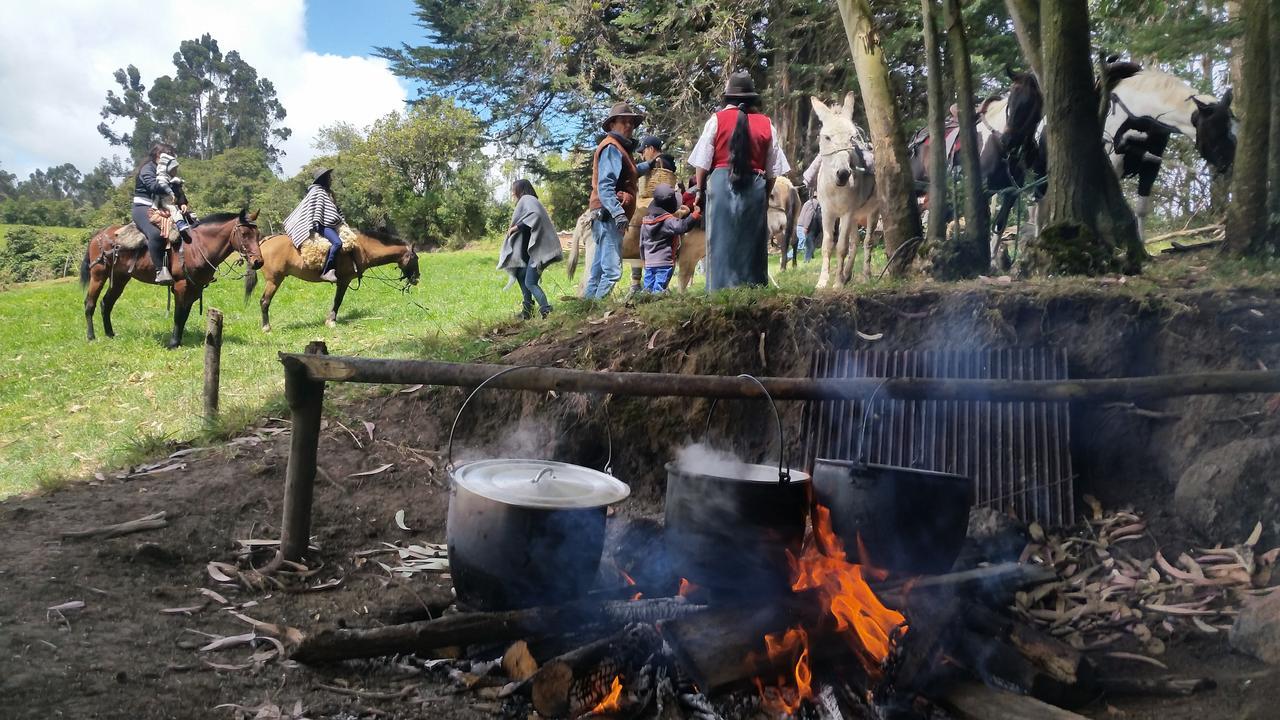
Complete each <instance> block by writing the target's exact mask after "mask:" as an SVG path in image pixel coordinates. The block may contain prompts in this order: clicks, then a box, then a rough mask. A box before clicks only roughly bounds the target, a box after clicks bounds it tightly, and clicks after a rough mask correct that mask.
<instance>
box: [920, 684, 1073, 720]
mask: <svg viewBox="0 0 1280 720" xmlns="http://www.w3.org/2000/svg"><path fill="white" fill-rule="evenodd" d="M942 705H943V706H945V707H946V708H947V709H948V710H950V711H951V712H952V713H954V714H955V715H956V716H957V717H958V718H960V720H1085V718H1084V716H1083V715H1077V714H1076V713H1073V712H1071V711H1069V710H1063V709H1062V708H1058V707H1054V706H1053V705H1050V704H1048V703H1045V702H1041V701H1040V700H1037V699H1035V698H1033V697H1029V696H1027V695H1014V694H1013V693H1007V692H1001V691H999V690H994V689H992V688H989V687H986V686H985V685H978V684H976V683H970V684H965V685H961V686H958V687H955V688H953V689H952V690H951V691H950V692H948V693H947V694H946V696H945V697H944V698H942Z"/></svg>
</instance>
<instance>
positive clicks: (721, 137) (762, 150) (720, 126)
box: [711, 107, 773, 173]
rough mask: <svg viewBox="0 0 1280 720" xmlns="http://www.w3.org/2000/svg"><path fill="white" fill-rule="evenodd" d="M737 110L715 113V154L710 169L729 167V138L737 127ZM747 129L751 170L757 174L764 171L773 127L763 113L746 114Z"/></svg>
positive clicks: (728, 109) (771, 140) (729, 109)
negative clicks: (748, 132) (749, 141)
mask: <svg viewBox="0 0 1280 720" xmlns="http://www.w3.org/2000/svg"><path fill="white" fill-rule="evenodd" d="M738 112H739V111H738V108H736V107H735V108H726V109H724V110H721V111H720V112H718V113H716V142H715V154H714V155H713V156H712V158H711V169H712V170H715V169H717V168H723V167H729V138H731V137H733V130H734V128H736V127H737V126H738ZM747 127H748V129H749V131H750V136H751V169H753V170H755V171H756V172H758V173H763V172H764V170H765V161H766V159H767V157H768V154H769V146H770V145H772V144H773V125H772V124H771V123H770V122H769V116H768V115H765V114H764V113H748V114H747Z"/></svg>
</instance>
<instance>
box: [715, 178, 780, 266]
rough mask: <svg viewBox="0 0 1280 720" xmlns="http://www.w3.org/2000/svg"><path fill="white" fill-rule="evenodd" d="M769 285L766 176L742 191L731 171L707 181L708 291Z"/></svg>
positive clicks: (754, 179)
mask: <svg viewBox="0 0 1280 720" xmlns="http://www.w3.org/2000/svg"><path fill="white" fill-rule="evenodd" d="M768 283H769V198H768V195H767V194H766V192H765V180H764V176H763V175H756V176H754V177H752V179H751V181H750V182H749V183H747V184H746V185H745V186H743V187H742V189H740V190H739V189H737V188H735V187H733V184H732V183H730V182H729V169H728V168H720V169H718V170H713V171H712V172H711V175H710V176H709V177H708V178H707V289H708V290H721V289H723V288H731V287H738V286H741V285H767V284H768Z"/></svg>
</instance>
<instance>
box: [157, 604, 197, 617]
mask: <svg viewBox="0 0 1280 720" xmlns="http://www.w3.org/2000/svg"><path fill="white" fill-rule="evenodd" d="M203 609H204V603H200V604H199V605H188V606H186V607H176V608H161V609H160V614H162V615H190V614H191V613H193V612H198V611H200V610H203Z"/></svg>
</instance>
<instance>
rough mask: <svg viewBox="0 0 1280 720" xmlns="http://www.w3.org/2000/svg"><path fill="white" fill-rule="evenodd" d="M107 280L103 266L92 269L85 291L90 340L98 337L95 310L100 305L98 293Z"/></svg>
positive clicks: (86, 324) (85, 316)
mask: <svg viewBox="0 0 1280 720" xmlns="http://www.w3.org/2000/svg"><path fill="white" fill-rule="evenodd" d="M106 281H107V273H106V272H105V271H103V270H102V267H101V266H95V267H93V268H91V269H90V271H89V284H88V287H87V288H86V289H85V293H84V322H85V329H86V330H87V333H86V338H87V339H88V340H90V341H93V340H96V339H97V338H96V337H95V336H94V334H93V311H94V310H95V309H97V307H98V295H99V293H101V292H102V286H103V284H104V283H106Z"/></svg>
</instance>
